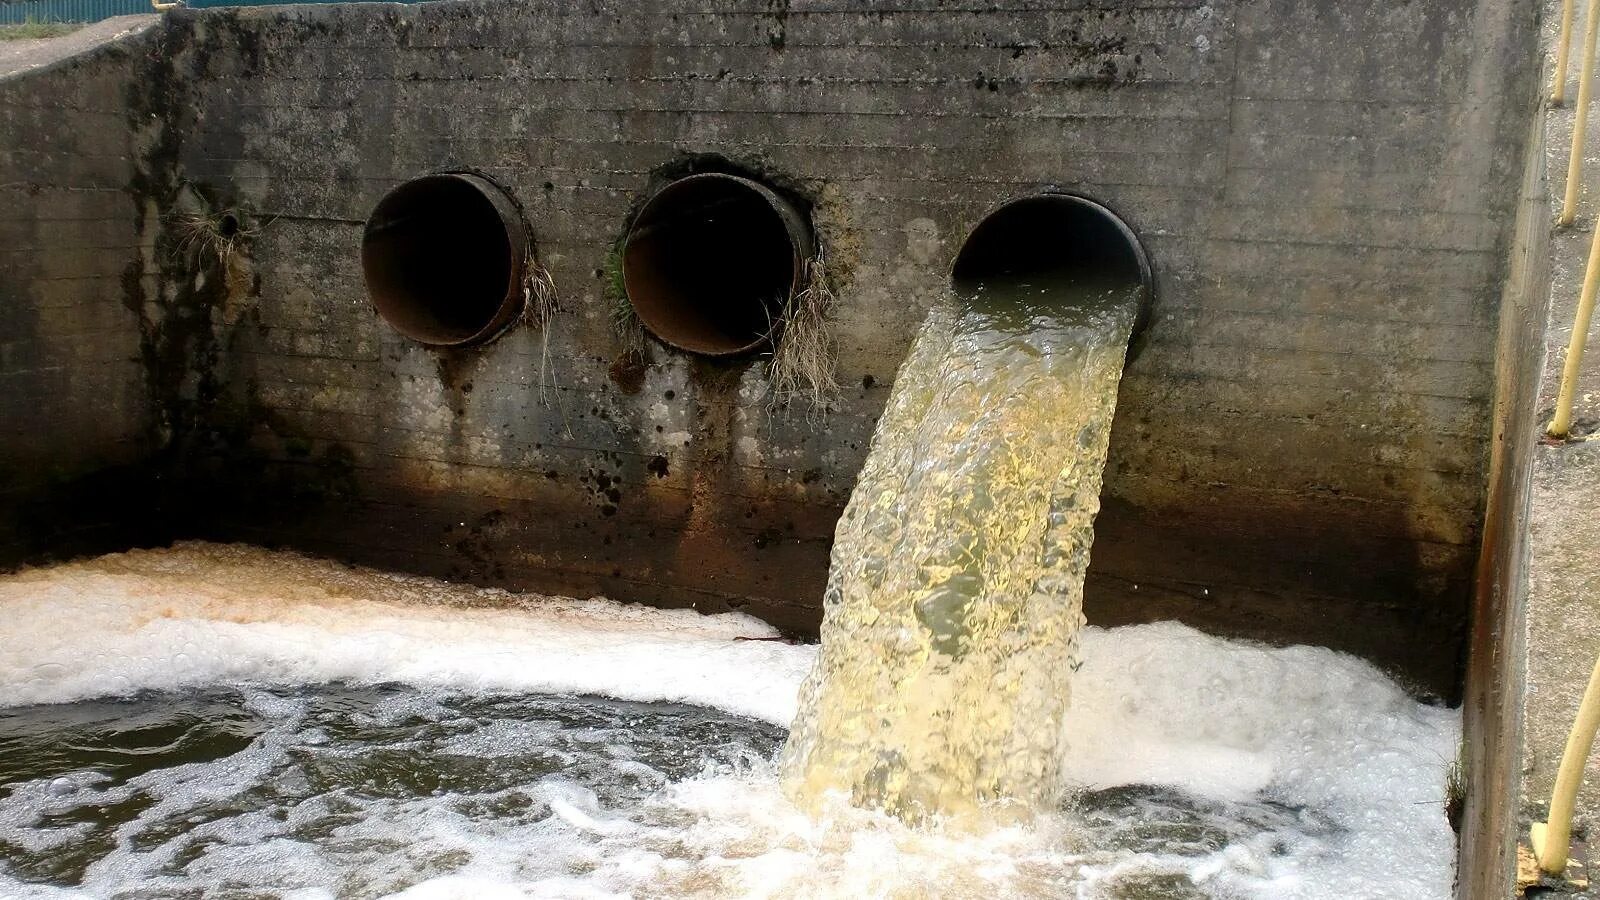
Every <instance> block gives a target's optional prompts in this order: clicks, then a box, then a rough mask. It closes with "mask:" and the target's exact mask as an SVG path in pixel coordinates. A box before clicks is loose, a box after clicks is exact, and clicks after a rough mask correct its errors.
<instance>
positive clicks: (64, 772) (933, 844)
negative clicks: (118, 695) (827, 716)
mask: <svg viewBox="0 0 1600 900" xmlns="http://www.w3.org/2000/svg"><path fill="white" fill-rule="evenodd" d="M782 738H783V732H782V730H781V729H778V728H775V727H772V726H770V725H765V724H762V723H759V722H755V721H752V720H747V719H740V718H735V717H731V716H726V715H722V714H718V713H713V712H708V711H706V710H704V709H700V708H696V707H688V706H677V705H670V704H640V703H625V702H620V701H614V700H606V699H603V698H596V697H583V698H569V697H468V696H464V695H461V694H446V693H433V692H422V691H418V690H415V689H411V688H404V687H399V686H376V687H354V686H345V687H328V688H322V689H317V690H300V691H288V690H268V689H261V688H251V689H242V690H235V689H214V690H209V691H204V692H199V693H196V694H189V695H173V694H146V695H142V696H139V697H135V698H130V699H122V700H104V701H90V702H80V703H74V704H69V705H62V706H34V707H24V708H19V709H12V710H8V711H5V712H3V713H0V865H3V871H4V872H5V873H6V875H7V877H8V879H15V881H14V882H12V884H11V885H10V887H11V888H12V889H13V890H17V891H21V890H26V889H28V888H26V887H25V886H26V885H32V886H33V888H34V889H40V890H42V889H44V888H45V887H46V886H48V885H55V886H60V887H72V886H78V887H81V888H83V889H84V890H86V891H87V892H88V893H90V894H92V895H94V896H125V897H169V896H170V897H177V896H201V895H216V894H228V895H231V896H286V895H291V894H296V893H297V892H302V891H307V892H310V893H309V894H305V895H306V896H312V895H316V896H320V895H324V894H332V895H335V896H339V897H380V896H386V895H389V894H393V893H396V892H400V891H404V890H406V889H408V888H416V889H417V890H418V891H424V890H431V891H435V892H445V893H446V894H447V895H451V896H474V895H475V894H474V892H475V891H488V890H489V888H488V886H487V883H486V882H485V880H484V879H485V878H489V877H492V878H493V881H494V882H495V883H496V885H497V888H496V889H497V890H499V891H507V890H511V889H512V888H513V887H514V888H515V890H516V892H517V893H518V894H521V893H523V892H527V893H531V894H533V895H536V896H550V897H556V896H587V895H607V894H611V893H632V892H639V893H640V894H641V895H644V896H745V895H747V892H749V891H751V890H754V891H755V892H756V893H760V892H761V889H762V886H761V885H760V884H759V879H752V877H751V876H753V875H756V874H758V873H759V872H760V871H761V870H762V869H767V868H769V867H770V868H771V869H772V872H773V874H779V873H780V872H781V871H782V870H783V869H785V868H787V867H788V866H789V865H790V863H791V862H792V859H791V858H793V857H795V856H797V855H799V854H819V855H821V856H823V857H824V858H826V857H828V856H835V857H838V860H837V861H838V862H840V863H842V865H843V868H844V870H845V871H844V872H835V873H829V872H826V871H819V872H816V873H813V874H812V875H811V876H810V880H809V881H807V880H802V881H800V882H799V883H798V884H797V883H796V882H795V881H794V880H793V879H794V877H795V876H796V874H798V873H795V872H792V871H791V872H787V876H788V881H789V888H790V889H791V890H792V889H796V888H799V889H801V890H799V893H800V894H802V895H803V894H804V893H805V890H804V888H806V887H807V886H809V887H811V888H815V889H818V890H825V889H826V888H827V887H828V884H829V882H828V879H829V876H830V874H831V875H843V876H844V877H847V878H855V879H857V880H856V881H855V884H856V885H858V886H860V887H862V888H865V889H868V890H871V889H872V888H873V887H874V886H875V887H876V888H877V889H878V890H879V892H880V893H881V894H883V895H890V896H908V897H909V896H923V895H925V892H929V891H931V892H932V893H933V894H936V895H940V896H970V897H981V896H990V895H991V893H992V892H993V889H994V888H995V887H997V886H998V887H1000V889H1001V890H1000V894H999V895H1002V896H1004V895H1018V896H1020V895H1034V896H1051V895H1059V894H1060V893H1062V892H1067V891H1071V890H1073V889H1074V886H1075V885H1085V884H1089V883H1095V884H1097V885H1098V887H1097V888H1096V890H1095V894H1096V895H1097V896H1107V897H1152V898H1154V897H1203V896H1210V894H1208V893H1207V892H1206V891H1204V890H1202V889H1200V888H1199V887H1197V886H1196V885H1195V883H1194V881H1193V879H1192V877H1191V870H1192V869H1193V867H1194V865H1195V863H1196V862H1197V861H1200V860H1204V859H1209V858H1212V857H1215V856H1216V855H1217V854H1218V853H1219V852H1221V851H1224V850H1226V848H1228V847H1229V846H1230V845H1234V844H1240V845H1254V846H1256V847H1258V848H1261V849H1262V850H1264V852H1265V853H1267V854H1268V855H1269V856H1270V855H1272V854H1277V855H1279V856H1283V855H1287V854H1289V853H1291V852H1302V851H1303V850H1304V848H1305V845H1306V844H1307V843H1308V842H1312V843H1315V842H1317V841H1320V840H1323V839H1337V836H1338V832H1339V828H1338V827H1337V826H1336V825H1334V824H1333V823H1331V822H1329V821H1327V820H1326V819H1325V818H1323V817H1321V816H1319V815H1318V814H1316V813H1315V812H1313V811H1309V810H1304V809H1295V808H1292V807H1289V806H1285V805H1282V804H1278V803H1273V802H1269V801H1253V802H1245V803H1226V802H1218V801H1204V800H1200V799H1197V798H1194V797H1191V796H1186V795H1185V794H1183V793H1181V792H1178V791H1173V790H1165V789H1159V788H1151V787H1119V788H1115V789H1110V790H1103V791H1097V792H1088V793H1085V794H1082V795H1080V796H1078V797H1076V798H1075V799H1074V800H1073V802H1072V804H1071V805H1070V806H1069V807H1068V808H1066V809H1064V810H1063V811H1062V812H1060V813H1059V814H1057V815H1056V816H1055V817H1054V820H1053V821H1051V822H1049V823H1048V824H1047V833H1048V834H1049V839H1048V840H1045V841H1042V842H1036V841H1035V840H1033V839H1031V838H1025V837H1024V833H1023V832H1022V831H1016V833H1014V834H1011V835H1010V838H1009V841H1007V840H1005V839H1002V841H1001V846H1003V845H1004V844H1005V843H1012V844H1013V849H1015V850H1019V851H1021V852H1020V853H1019V855H1018V856H1017V857H1016V858H1015V859H1012V860H1007V861H1005V863H1004V864H1003V865H1001V864H1000V863H999V861H998V860H996V859H995V858H993V854H994V853H995V851H996V850H999V849H1001V847H989V848H988V852H987V853H979V854H977V855H972V854H967V856H968V860H967V862H980V863H983V864H986V865H987V866H989V867H996V866H997V865H998V866H999V867H1000V870H997V871H991V872H987V873H986V872H984V871H983V870H982V869H981V868H980V869H979V870H977V871H960V870H956V869H957V867H954V866H949V864H948V862H946V863H942V864H941V863H939V862H937V861H936V860H934V859H927V860H923V861H922V862H924V863H930V864H932V867H933V869H932V871H931V872H928V873H920V874H919V873H918V872H916V871H915V870H914V869H910V870H907V869H904V868H902V866H903V865H904V863H906V862H908V860H906V859H903V858H897V857H896V855H894V853H891V852H890V851H891V850H893V851H895V853H898V852H905V851H910V852H912V853H918V854H920V853H924V852H927V851H930V850H936V849H938V848H939V847H940V845H941V844H943V843H946V842H950V843H955V842H959V841H960V835H959V833H958V832H952V833H949V834H944V833H941V832H939V831H938V830H937V829H935V830H934V831H932V832H930V833H929V834H927V835H926V836H923V837H919V836H918V835H917V833H916V832H915V831H913V830H909V829H905V828H903V827H901V826H898V825H897V824H896V823H894V822H892V821H890V820H887V819H883V818H880V817H874V816H871V815H866V814H863V813H859V812H857V813H854V814H850V813H846V814H845V815H846V818H847V819H851V820H852V821H850V822H849V824H842V823H832V824H829V823H827V822H823V823H820V824H818V825H817V826H816V827H815V828H813V829H799V830H796V831H795V832H793V833H790V834H787V835H784V834H781V833H780V830H781V826H780V825H779V823H780V822H782V821H783V820H784V818H785V816H784V815H783V814H782V812H781V805H780V806H779V808H778V809H775V810H771V811H770V812H771V813H778V815H776V816H775V817H773V818H764V817H762V816H759V815H755V812H756V808H758V807H759V806H761V805H762V803H763V802H775V803H780V804H781V798H778V797H777V796H776V795H775V792H774V791H773V790H772V783H773V782H772V775H773V772H772V767H773V761H774V757H775V754H776V752H777V749H778V746H779V744H780V742H781V740H782ZM790 815H792V813H791V814H790ZM791 824H792V823H791ZM852 832H854V833H852ZM993 840H994V837H993V836H991V837H989V838H987V839H980V840H979V841H978V843H979V844H980V845H981V844H984V843H988V842H991V841H993ZM862 854H876V855H878V856H879V859H877V860H876V861H875V862H876V864H877V865H878V866H880V867H881V871H880V872H877V873H870V874H869V873H864V872H859V871H858V872H855V873H853V874H851V873H850V872H849V870H850V869H852V868H856V867H859V866H860V865H861V860H859V859H856V860H849V859H848V858H849V857H859V856H861V855H862ZM764 858H766V859H765V861H764V863H763V864H762V865H753V864H754V863H757V862H762V861H763V860H764ZM1085 868H1087V870H1088V872H1087V874H1088V877H1087V878H1086V877H1085V872H1084V871H1082V870H1083V869H1085ZM953 870H954V871H953ZM1119 870H1120V871H1119ZM462 874H465V875H467V876H469V880H467V881H465V882H463V881H461V880H459V879H452V878H451V876H459V875H462ZM646 875H647V876H648V877H642V876H646ZM996 875H1003V876H1004V877H1002V878H1000V879H998V880H996V879H995V877H994V876H996ZM863 876H865V880H861V879H863ZM928 876H933V877H932V878H930V877H928ZM3 885H4V882H3V881H0V886H3ZM771 886H772V887H777V886H778V884H777V883H774V884H773V885H771ZM775 894H776V895H779V896H783V895H788V896H794V895H796V894H794V893H790V892H789V891H788V890H778V891H775ZM7 895H8V896H10V895H11V894H10V893H7Z"/></svg>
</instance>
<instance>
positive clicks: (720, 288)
mask: <svg viewBox="0 0 1600 900" xmlns="http://www.w3.org/2000/svg"><path fill="white" fill-rule="evenodd" d="M812 246H813V245H812V237H811V231H810V228H809V227H808V226H807V224H806V220H805V218H804V217H803V216H802V215H801V214H800V213H799V212H798V211H797V210H796V209H795V208H794V207H793V206H791V205H790V204H789V203H788V201H786V200H784V199H783V198H782V197H780V196H778V195H777V194H776V193H774V192H773V191H772V190H771V189H769V188H767V187H766V186H764V185H762V184H759V183H757V182H755V181H751V180H750V179H748V178H741V177H739V176H737V175H724V174H721V173H707V174H702V175H691V176H689V177H687V178H681V179H679V180H677V181H674V182H672V183H671V184H669V185H667V186H666V187H664V188H662V189H661V191H660V192H658V193H657V194H656V195H655V196H654V197H651V198H650V201H649V202H648V203H646V204H645V205H644V208H643V209H641V210H640V211H639V215H638V217H637V218H636V219H635V220H634V223H633V227H632V228H631V229H629V231H628V237H627V240H626V242H625V244H624V246H623V250H622V278H623V287H624V289H625V290H626V291H627V295H628V302H630V303H632V304H633V308H634V311H635V312H636V313H637V314H638V316H639V321H640V322H641V323H643V324H644V326H645V327H646V328H648V329H650V331H651V333H653V334H654V335H655V336H656V337H658V338H660V339H661V340H663V341H665V342H666V343H668V344H670V345H672V346H674V347H677V348H679V349H680V350H688V351H690V352H692V353H700V354H704V355H707V356H730V355H733V354H738V353H746V352H749V351H751V350H754V349H756V348H758V347H760V346H761V345H762V344H764V343H767V342H768V341H769V340H771V339H772V337H773V335H774V333H775V332H776V330H777V327H778V325H779V320H780V318H781V316H782V313H783V307H784V304H785V303H786V302H787V301H788V299H789V297H790V296H791V295H793V294H794V293H795V292H796V291H798V290H800V288H801V286H802V281H803V279H804V272H805V261H806V260H807V259H809V258H810V257H811V253H812Z"/></svg>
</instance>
